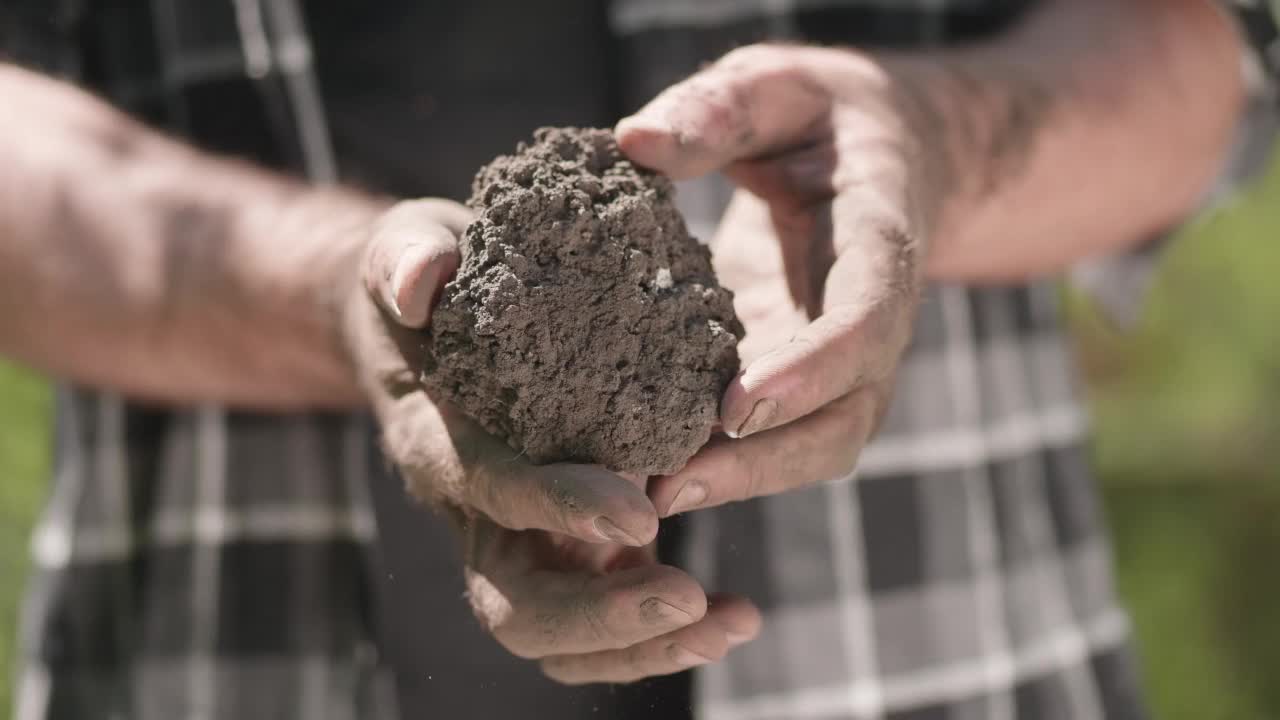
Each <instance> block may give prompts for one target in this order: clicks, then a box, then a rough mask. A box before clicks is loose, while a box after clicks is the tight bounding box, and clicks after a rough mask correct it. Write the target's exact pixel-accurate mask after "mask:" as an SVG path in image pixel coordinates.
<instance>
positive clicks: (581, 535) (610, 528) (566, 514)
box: [468, 449, 658, 547]
mask: <svg viewBox="0 0 1280 720" xmlns="http://www.w3.org/2000/svg"><path fill="white" fill-rule="evenodd" d="M512 454H513V453H512V452H511V451H510V450H509V449H508V450H507V452H506V454H505V456H501V455H491V456H490V457H491V458H501V457H505V458H511V456H512ZM468 498H469V499H470V501H471V504H472V505H473V506H474V507H476V508H478V509H479V510H481V511H482V512H484V513H485V514H486V515H488V516H489V517H490V518H492V519H493V520H494V521H495V522H497V523H498V524H499V525H502V526H503V527H507V528H511V529H513V530H550V531H553V532H559V533H563V534H565V535H569V536H571V537H574V538H577V539H579V540H584V541H586V542H591V543H600V542H611V543H620V544H622V545H628V546H634V547H639V546H643V545H647V544H649V543H650V542H653V539H654V538H655V537H657V535H658V515H657V512H656V511H655V510H654V508H653V504H652V503H651V502H649V498H648V497H647V496H646V495H645V491H644V490H643V489H642V488H640V487H638V486H637V485H635V484H634V483H632V482H630V481H629V480H627V479H625V478H623V477H621V476H619V475H616V474H614V473H611V472H609V471H608V470H604V469H602V468H599V467H596V466H592V465H573V464H568V463H557V464H554V465H541V466H534V465H530V464H528V463H526V462H523V461H522V460H519V459H516V460H509V459H507V460H503V459H492V460H490V461H489V462H488V463H486V467H485V468H483V469H481V470H480V471H478V472H476V473H473V475H472V477H471V485H470V491H469V492H468Z"/></svg>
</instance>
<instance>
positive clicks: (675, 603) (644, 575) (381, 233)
mask: <svg viewBox="0 0 1280 720" xmlns="http://www.w3.org/2000/svg"><path fill="white" fill-rule="evenodd" d="M540 139H541V141H542V142H541V143H540V144H539V145H537V146H536V148H537V150H539V151H545V150H548V149H549V150H551V151H554V152H555V153H556V156H557V158H558V159H557V160H552V161H551V162H558V161H563V162H564V163H565V164H566V165H567V167H556V168H553V169H554V170H555V171H557V172H559V171H567V172H565V173H563V174H566V175H570V176H576V177H572V178H571V180H572V185H571V189H572V190H573V191H574V192H575V193H576V192H581V193H584V194H586V195H587V197H588V198H589V199H591V200H593V201H598V203H597V204H595V205H588V206H587V207H583V205H582V204H581V202H580V201H581V196H578V195H576V194H575V195H573V196H572V197H569V198H565V197H564V194H563V193H561V194H560V195H559V196H558V197H559V199H560V202H559V204H553V203H548V199H549V198H551V199H553V200H554V199H555V198H556V197H557V196H556V195H555V194H554V193H545V194H544V193H538V194H536V195H535V194H534V193H529V194H527V195H526V196H525V197H523V198H521V197H517V198H516V200H515V202H513V203H508V204H502V203H497V202H495V203H493V204H491V205H489V206H487V207H485V204H484V203H483V201H481V202H477V203H476V204H477V205H479V206H482V207H484V209H485V213H486V214H485V215H484V216H482V217H481V218H480V220H478V221H473V219H472V216H471V214H470V213H469V212H468V211H467V210H466V209H465V208H462V207H461V206H458V205H456V204H452V203H445V202H442V201H432V200H424V201H415V202H407V203H401V204H400V205H398V206H396V207H395V208H393V209H392V210H391V211H390V212H388V213H387V214H386V216H385V217H384V218H383V219H382V221H381V222H380V223H379V224H378V226H377V227H376V228H375V229H374V231H373V236H372V239H371V241H370V244H369V247H368V251H367V255H366V262H365V268H364V275H365V279H366V285H367V292H359V293H356V294H355V296H354V297H353V299H352V302H351V304H350V307H349V308H348V313H347V315H348V322H347V323H346V325H347V328H348V333H347V334H348V340H349V344H350V346H351V347H352V348H353V355H354V356H355V358H356V362H357V365H358V366H359V368H360V371H361V375H362V378H363V383H364V386H365V387H366V388H367V389H368V392H369V393H370V396H371V398H372V401H373V405H374V408H375V412H376V414H377V416H378V418H379V420H380V422H381V423H382V426H383V430H384V436H385V443H386V447H387V450H388V453H389V454H390V456H391V457H392V458H393V459H394V460H395V461H396V463H397V464H398V466H399V467H400V468H401V470H402V472H403V474H404V476H405V479H406V482H407V484H408V487H409V490H410V492H411V493H412V494H414V495H415V496H417V497H418V498H420V499H422V500H425V501H429V502H431V503H432V504H433V505H435V506H437V507H440V508H442V509H444V510H445V511H446V512H448V513H449V515H450V516H451V517H452V518H453V519H454V520H455V522H456V525H457V527H458V528H459V530H460V532H461V534H462V536H463V544H464V547H465V550H466V557H465V560H466V566H467V568H466V570H467V572H466V575H467V585H468V590H469V598H470V600H471V603H472V605H473V607H474V609H475V610H476V614H477V616H478V617H479V619H480V620H481V622H482V623H483V624H484V625H485V627H486V628H487V629H489V630H490V631H491V632H492V633H493V634H494V636H495V637H496V638H497V639H498V640H499V642H501V643H502V644H503V645H504V646H505V647H506V648H507V649H509V650H510V651H511V652H513V653H514V654H517V655H519V656H521V657H527V658H541V659H543V667H544V669H545V671H546V672H547V673H548V674H549V675H551V676H552V677H553V678H555V679H557V680H560V681H562V682H566V683H583V682H601V681H612V682H625V681H630V680H636V679H640V678H643V677H648V676H652V675H659V674H666V673H671V672H677V671H679V670H683V669H686V668H689V667H692V666H694V665H700V664H704V663H707V662H711V661H713V660H716V659H718V658H720V657H722V656H723V655H724V653H725V652H727V650H728V648H729V647H731V646H732V645H733V644H736V643H740V642H745V641H746V640H748V639H750V638H751V637H753V636H754V635H755V633H756V632H757V630H758V627H759V615H758V612H757V611H756V610H755V608H754V607H752V606H751V605H750V604H749V603H747V602H746V601H744V600H741V599H737V598H732V597H728V596H713V597H712V598H710V599H709V598H708V597H707V595H706V594H705V593H704V591H703V590H702V588H701V587H700V586H699V585H698V583H697V582H696V581H694V580H693V578H691V577H689V576H688V575H687V574H686V573H684V572H682V571H680V570H678V569H676V568H672V567H666V566H661V565H659V564H657V562H656V560H655V558H654V555H653V552H652V547H651V546H650V545H649V543H651V542H652V540H653V538H654V537H655V535H656V533H657V512H656V511H655V509H654V508H653V506H652V504H651V502H650V501H649V500H648V498H647V497H646V496H645V494H644V491H643V485H644V482H643V477H642V476H637V475H631V476H630V479H627V478H624V477H622V476H620V475H617V474H614V473H611V472H607V471H605V470H603V469H601V468H600V467H599V463H603V462H609V463H611V464H612V465H613V466H614V467H618V466H630V467H632V468H633V469H638V470H641V471H647V470H652V469H664V468H670V469H674V468H677V467H679V465H680V464H683V462H684V460H686V459H687V458H688V456H689V455H691V454H692V453H693V452H694V451H696V450H697V449H698V447H699V446H700V445H701V444H702V443H703V442H705V440H706V438H707V436H708V435H709V434H710V431H711V426H712V424H713V423H714V422H715V415H716V414H715V407H716V404H717V402H718V397H719V394H720V391H721V389H722V388H723V387H724V384H725V383H726V382H727V381H728V379H729V378H730V377H731V376H732V375H733V372H734V370H735V369H736V366H737V356H736V349H735V346H736V341H737V336H736V334H735V333H740V326H739V325H738V324H737V321H736V319H734V317H733V314H732V309H731V307H730V296H729V294H728V293H727V292H726V291H724V290H721V289H720V288H719V287H718V286H716V285H715V283H714V278H713V277H712V276H711V270H710V263H709V257H708V254H707V252H706V251H705V249H702V248H701V247H700V246H698V245H697V244H696V242H695V241H693V240H692V239H690V238H689V237H688V236H687V234H686V233H685V232H684V226H683V224H682V222H681V221H680V219H679V217H678V215H676V214H675V211H674V208H671V207H670V206H669V193H670V187H669V185H667V184H666V183H665V181H663V180H661V179H659V178H656V177H654V176H652V175H648V174H646V175H645V176H641V175H640V174H639V173H637V172H635V171H634V169H630V168H629V167H627V164H626V163H625V162H624V161H621V159H620V155H619V154H618V152H617V149H616V146H615V145H614V144H613V142H612V140H611V138H610V137H609V134H608V133H607V132H603V131H593V132H587V133H585V134H583V135H582V136H576V135H566V134H564V133H555V132H551V133H545V132H544V133H542V134H541V135H540ZM548 141H550V142H548ZM566 141H567V143H568V146H566V145H565V142H566ZM555 143H560V144H559V145H556V144H555ZM575 151H577V152H578V154H575ZM561 155H563V157H561ZM574 166H576V167H574ZM588 166H589V167H591V168H593V170H592V171H590V172H586V173H584V172H583V168H584V167H588ZM618 166H622V167H618ZM511 169H512V168H510V167H507V168H503V167H501V166H498V167H496V168H492V167H491V169H490V170H488V171H486V172H488V173H491V174H492V175H496V176H497V179H496V181H494V183H492V184H491V183H490V182H489V180H486V174H485V173H484V172H482V174H481V176H480V179H479V180H478V182H477V187H478V188H483V187H485V186H488V187H492V186H493V184H498V183H508V181H507V177H508V176H509V173H510V170H511ZM515 170H517V171H518V170H519V168H515ZM610 171H612V172H610ZM596 173H602V174H603V177H600V178H599V181H598V182H599V187H595V186H592V185H591V184H590V178H589V177H583V175H593V176H594V175H595V174H596ZM529 179H530V180H534V179H536V180H538V181H539V182H540V183H542V182H545V179H546V178H545V177H544V176H543V174H542V173H540V172H539V171H538V170H537V169H536V168H535V169H534V171H533V172H531V173H530V176H529ZM557 179H562V178H557ZM490 180H493V178H490ZM508 184H509V185H510V186H508V187H502V188H499V189H498V192H496V193H495V194H496V195H498V196H502V195H503V194H504V193H507V194H508V195H509V194H510V193H512V192H513V191H514V193H515V194H516V195H520V194H521V190H520V188H523V189H525V190H527V189H528V188H524V187H523V186H521V185H520V184H519V182H514V183H508ZM530 184H531V185H532V183H530ZM584 185H585V186H586V188H587V189H586V190H583V189H582V187H583V186H584ZM554 189H555V188H552V190H554ZM560 189H561V190H562V191H563V189H564V188H563V187H561V188H560ZM592 191H593V192H594V194H592ZM530 205H532V206H533V207H535V208H537V210H538V211H537V212H534V213H532V214H530V215H526V216H524V217H523V219H522V222H524V223H527V226H526V227H527V231H526V232H525V233H521V234H518V233H515V232H512V230H511V228H513V227H520V226H519V225H517V224H516V223H515V222H514V218H515V217H517V216H516V215H515V213H517V212H520V211H521V210H528V209H529V207H530ZM495 209H497V210H498V212H494V210H495ZM504 211H505V212H507V213H509V214H507V215H506V216H505V217H504V218H503V220H504V222H503V223H497V224H495V223H493V220H494V219H495V218H494V217H492V215H497V214H498V213H499V212H504ZM468 223H471V224H470V225H468ZM508 223H509V224H508ZM538 223H544V225H543V226H540V225H539V224H538ZM503 225H505V227H502V226H503ZM565 225H570V226H572V227H570V228H566V227H565ZM636 227H640V228H642V229H643V230H642V234H641V235H640V236H638V237H634V238H632V237H619V236H618V235H616V234H611V233H612V232H613V231H614V230H616V229H618V228H631V229H633V230H634V229H635V228H636ZM463 228H467V229H466V231H465V232H466V238H467V244H466V246H465V249H464V252H463V253H462V259H461V262H462V270H461V271H460V272H459V274H458V278H457V280H455V281H454V282H452V283H450V284H449V285H448V286H447V287H445V288H443V292H444V301H443V302H442V303H441V304H440V305H439V306H438V307H436V308H435V309H434V310H433V305H434V303H435V299H436V298H437V296H438V295H439V294H440V293H441V291H442V285H443V284H444V283H445V281H446V280H448V278H449V276H450V275H452V274H453V271H454V269H455V268H458V266H459V260H460V256H459V252H458V248H457V241H456V237H457V235H458V234H459V233H462V232H463ZM495 228H497V230H496V231H495ZM637 245H641V246H642V247H637ZM513 283H514V284H513ZM544 288H545V289H544ZM428 323H430V326H431V334H430V335H428V334H426V333H424V332H422V331H421V330H420V328H423V327H424V326H426V325H428ZM495 330H499V331H501V332H500V333H499V334H494V331H495ZM423 367H426V368H428V372H427V375H426V378H425V380H426V382H425V385H426V386H428V387H429V388H431V394H430V395H429V394H428V391H427V390H426V389H424V382H423V377H422V375H421V374H420V372H419V369H420V368H423ZM481 391H483V392H481ZM495 399H496V400H500V401H504V402H500V403H498V404H496V405H495V404H493V401H494V400H495ZM453 401H457V402H458V403H459V404H460V405H461V406H462V407H464V408H465V409H466V412H463V411H462V410H461V409H460V408H459V406H458V405H455V404H454V402H453ZM517 402H518V403H521V409H520V410H519V411H516V410H515V409H512V408H511V405H512V404H515V403H517ZM633 405H636V406H639V407H634V408H633V407H632V406H633ZM624 408H629V409H630V410H631V411H630V412H624V411H623V409H624ZM614 414H616V416H615V415H614ZM477 420H478V421H479V422H477ZM490 430H491V431H493V432H495V433H499V434H500V435H501V437H503V438H505V439H506V441H507V443H510V445H508V444H507V443H504V442H503V441H502V440H499V439H498V437H495V436H494V435H491V434H490V432H489V431H490ZM526 443H527V446H526V447H521V445H522V444H526ZM513 446H514V447H513ZM535 459H536V460H538V461H540V462H543V463H547V464H535V463H534V460H535ZM556 460H560V461H563V460H579V461H590V462H594V463H597V464H593V465H587V464H572V463H568V462H551V461H556Z"/></svg>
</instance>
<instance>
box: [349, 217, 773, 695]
mask: <svg viewBox="0 0 1280 720" xmlns="http://www.w3.org/2000/svg"><path fill="white" fill-rule="evenodd" d="M469 220H470V213H469V211H468V210H466V208H464V207H462V206H460V205H457V204H455V203H450V202H447V201H440V200H419V201H412V202H405V203H401V204H399V205H397V206H395V207H394V208H392V209H391V210H390V211H388V212H387V213H386V214H385V215H384V216H383V217H382V219H381V220H380V221H379V222H378V223H377V225H376V226H375V227H374V229H373V231H372V235H371V239H370V241H369V244H368V247H367V248H366V253H365V257H364V264H363V267H362V268H361V273H362V277H363V281H364V282H363V287H360V288H358V289H357V290H355V291H354V292H352V294H351V298H350V300H349V302H348V304H347V310H346V319H345V323H344V325H345V328H346V339H347V344H348V347H349V352H350V354H351V356H352V357H353V358H354V360H355V364H356V366H357V368H358V371H359V374H360V378H361V384H362V386H363V387H364V388H365V390H366V392H367V393H368V395H369V398H370V401H371V404H372V406H373V408H374V412H375V414H376V416H377V417H378V420H379V422H380V423H381V425H382V429H383V433H384V438H385V445H386V449H387V452H388V454H389V455H390V457H391V458H392V460H393V461H394V462H395V463H396V464H397V465H398V466H399V468H400V470H401V472H402V474H403V475H404V477H405V481H406V484H407V486H408V489H409V492H410V493H411V494H412V495H414V496H415V497H417V498H418V499H420V500H422V501H424V502H426V503H429V504H431V505H433V506H434V507H437V508H440V509H441V510H443V511H444V512H445V513H446V514H447V515H448V516H449V517H450V518H451V519H452V520H453V521H454V524H455V527H457V529H458V530H459V531H460V533H461V535H462V540H463V547H464V548H465V557H464V560H465V563H466V578H467V586H468V590H469V593H468V595H469V597H470V599H471V603H472V606H473V608H474V609H475V611H476V614H477V617H478V618H479V619H480V621H481V623H482V624H483V625H484V626H485V627H486V629H488V630H489V631H490V632H492V633H493V635H494V637H495V638H497V640H498V641H499V642H500V643H502V644H503V645H504V646H505V647H506V648H507V649H508V650H510V651H511V652H512V653H514V654H516V655H518V656H520V657H525V658H539V659H542V666H543V669H544V670H545V671H546V673H547V674H548V675H550V676H551V677H552V678H554V679H556V680H559V681H561V682H566V683H575V684H576V683H585V682H606V681H608V682H628V681H631V680H637V679H640V678H643V677H648V676H652V675H660V674H666V673H671V672H677V671H679V670H684V669H686V668H689V667H692V666H694V665H699V664H703V663H706V662H710V661H712V660H716V659H719V658H720V657H722V656H723V655H724V653H725V652H726V651H727V649H728V648H729V646H730V645H732V644H735V643H737V642H744V641H746V640H747V639H750V638H751V637H752V636H753V635H754V634H755V632H756V630H757V628H758V625H759V617H758V613H757V612H756V610H755V609H754V608H753V607H751V606H750V605H749V604H747V603H746V602H745V601H743V600H739V599H736V598H731V597H719V598H715V599H713V600H711V601H708V598H707V596H706V594H705V593H704V591H703V589H702V588H701V587H700V586H699V585H698V583H697V582H696V581H695V580H694V579H693V578H691V577H690V576H689V575H687V574H686V573H684V572H682V571H680V570H678V569H676V568H673V567H668V566H663V565H659V564H658V563H657V561H656V559H655V557H654V554H653V552H652V541H653V539H654V537H655V536H656V534H657V529H658V518H657V513H656V511H655V509H654V508H653V505H652V503H651V502H650V501H649V499H648V498H647V497H646V496H645V493H644V491H643V489H642V486H643V484H642V483H641V482H640V481H639V480H638V479H636V478H631V479H628V478H624V477H622V476H620V475H617V474H614V473H611V472H607V471H605V470H603V469H601V468H598V467H593V466H586V465H572V464H553V465H544V466H534V465H532V464H530V463H529V462H528V461H527V460H525V459H523V458H521V457H519V455H518V454H517V453H516V452H514V451H512V450H511V448H509V447H508V446H507V445H506V444H505V443H503V442H501V441H499V440H497V439H496V438H493V437H491V436H489V435H488V434H487V433H485V432H484V431H483V430H482V429H481V428H480V427H479V426H477V425H476V424H475V423H473V422H471V421H470V420H469V419H467V418H466V417H464V416H463V415H462V414H461V413H459V412H458V411H457V410H456V409H454V408H452V407H451V406H449V405H448V404H447V403H442V402H437V401H435V400H433V399H432V398H430V397H429V396H428V395H427V393H426V392H425V390H424V389H423V388H422V385H421V383H420V382H419V380H418V377H419V375H418V374H419V372H420V368H421V367H422V366H423V362H422V361H423V339H422V334H421V329H422V328H423V327H425V326H426V325H427V323H428V321H429V318H430V313H431V308H432V306H433V304H434V302H435V300H436V298H437V297H438V294H439V292H440V290H441V289H442V287H443V285H444V283H445V282H447V281H448V280H449V278H450V277H451V276H452V274H453V273H454V271H455V270H456V269H457V267H458V261H459V256H458V250H457V243H456V238H457V236H458V235H459V234H461V232H462V230H463V229H464V228H465V226H466V224H467V223H468V222H469Z"/></svg>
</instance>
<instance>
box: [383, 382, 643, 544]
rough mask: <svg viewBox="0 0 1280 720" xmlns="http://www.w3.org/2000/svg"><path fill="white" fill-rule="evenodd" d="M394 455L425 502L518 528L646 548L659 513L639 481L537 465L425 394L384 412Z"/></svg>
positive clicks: (385, 430)
mask: <svg viewBox="0 0 1280 720" xmlns="http://www.w3.org/2000/svg"><path fill="white" fill-rule="evenodd" d="M379 414H380V417H381V420H382V424H383V441H384V445H385V446H386V449H387V453H388V455H390V457H391V458H392V459H393V460H394V461H395V462H396V464H397V465H398V466H399V467H400V468H401V470H402V472H403V473H404V475H405V479H406V481H407V484H408V486H409V490H410V491H411V492H413V493H414V494H415V496H417V497H418V498H419V499H420V500H423V501H426V502H428V503H434V502H436V501H439V500H442V499H443V500H448V501H449V502H452V503H453V504H455V505H459V506H462V507H468V508H473V509H475V510H478V511H479V512H481V513H483V514H484V515H486V516H487V517H489V518H490V519H491V520H493V521H494V522H495V523H497V524H498V525H500V526H502V527H504V528H508V529H512V530H547V531H551V532H557V533H562V534H564V535H568V536H570V537H573V538H577V539H579V540H584V541H586V542H589V543H602V542H612V543H620V544H623V545H629V546H642V545H646V544H648V543H650V542H652V541H653V539H654V538H655V537H656V536H657V533H658V515H657V511H655V510H654V508H653V504H652V503H651V502H650V501H649V499H648V497H647V496H646V495H645V491H644V490H643V489H642V488H641V487H640V486H638V485H636V484H635V483H633V482H631V481H630V480H627V479H625V478H623V477H620V476H618V475H615V474H613V473H611V472H609V471H607V470H604V469H602V468H599V467H596V466H590V465H573V464H568V463H559V464H554V465H541V466H535V465H532V464H530V463H529V462H528V461H527V460H525V459H524V458H523V457H521V456H520V454H519V453H518V452H516V451H515V450H512V449H511V448H510V447H509V446H508V445H507V444H506V443H504V442H502V441H501V440H499V439H497V438H495V437H493V436H492V435H489V434H488V433H486V432H485V431H484V429H483V428H481V427H480V426H479V425H477V424H476V423H475V422H474V421H472V420H471V419H470V418H467V417H466V416H465V415H463V414H462V413H461V412H459V411H458V410H457V409H456V408H454V407H452V406H451V405H450V404H448V403H444V402H432V400H431V399H430V398H428V397H427V396H426V395H423V394H421V393H419V394H417V395H409V396H405V397H403V398H401V399H399V400H397V401H395V403H394V405H391V406H390V407H389V409H384V410H383V411H381V412H380V413H379Z"/></svg>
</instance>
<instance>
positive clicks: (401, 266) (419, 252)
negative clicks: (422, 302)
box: [391, 247, 427, 324]
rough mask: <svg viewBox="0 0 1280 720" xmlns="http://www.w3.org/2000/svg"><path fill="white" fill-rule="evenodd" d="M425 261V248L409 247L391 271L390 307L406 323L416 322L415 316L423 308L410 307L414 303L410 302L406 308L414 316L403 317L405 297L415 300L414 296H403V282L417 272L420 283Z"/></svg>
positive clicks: (419, 313)
mask: <svg viewBox="0 0 1280 720" xmlns="http://www.w3.org/2000/svg"><path fill="white" fill-rule="evenodd" d="M426 261H427V249H426V248H419V247H411V248H409V249H407V250H405V252H404V254H403V256H401V258H400V261H399V262H398V263H397V264H396V269H395V270H394V271H393V272H392V273H391V307H392V309H393V310H394V311H395V314H396V317H398V318H400V319H401V320H403V321H405V322H408V323H415V324H416V323H417V322H418V321H419V319H418V318H417V317H416V316H417V315H421V314H423V312H422V311H423V309H422V308H416V307H412V305H415V304H416V303H413V302H410V306H411V307H409V308H408V310H409V311H410V312H412V313H413V314H414V315H415V317H405V309H406V308H405V307H404V305H403V301H405V300H407V299H408V300H416V298H405V297H404V296H403V294H404V290H405V283H407V282H409V279H410V276H411V275H414V274H417V275H418V276H419V277H418V283H419V285H421V283H422V281H423V280H425V279H426V278H425V277H422V276H423V275H425V271H424V268H423V264H424V263H425V262H426ZM413 289H414V290H415V291H416V290H417V288H413Z"/></svg>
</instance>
